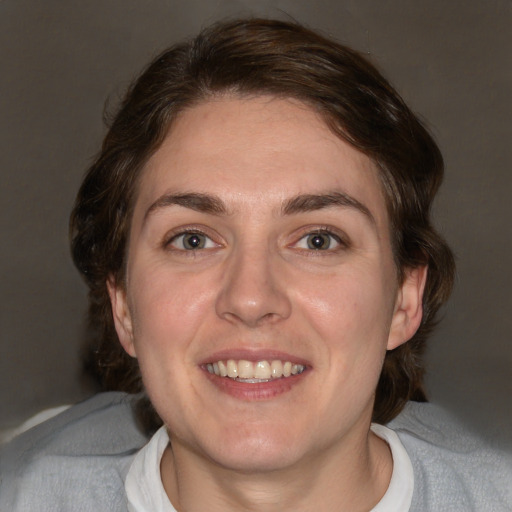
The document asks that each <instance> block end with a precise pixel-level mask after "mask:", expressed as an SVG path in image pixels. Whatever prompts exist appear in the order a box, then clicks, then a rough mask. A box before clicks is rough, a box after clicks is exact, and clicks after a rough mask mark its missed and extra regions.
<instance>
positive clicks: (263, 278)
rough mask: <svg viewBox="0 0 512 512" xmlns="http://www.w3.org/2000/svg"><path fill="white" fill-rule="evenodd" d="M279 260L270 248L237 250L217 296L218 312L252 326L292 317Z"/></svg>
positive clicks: (230, 261) (229, 319)
mask: <svg viewBox="0 0 512 512" xmlns="http://www.w3.org/2000/svg"><path fill="white" fill-rule="evenodd" d="M278 259H279V257H278V256H277V255H273V254H269V251H266V250H242V249H240V250H238V251H235V252H234V253H233V254H232V255H231V257H230V258H229V262H228V263H227V266H226V269H225V274H224V278H223V286H222V288H221V291H220V293H219V294H218V296H217V302H216V310H217V314H218V315H219V316H220V317H222V318H224V319H226V320H228V321H230V322H232V323H240V324H244V325H246V326H247V327H251V328H253V327H258V326H260V325H263V324H273V323H276V322H279V321H280V320H283V319H286V318H288V317H289V316H290V313H291V302H290V298H289V296H288V294H287V289H286V283H285V279H284V277H283V273H282V272H280V268H279V261H277V260H278Z"/></svg>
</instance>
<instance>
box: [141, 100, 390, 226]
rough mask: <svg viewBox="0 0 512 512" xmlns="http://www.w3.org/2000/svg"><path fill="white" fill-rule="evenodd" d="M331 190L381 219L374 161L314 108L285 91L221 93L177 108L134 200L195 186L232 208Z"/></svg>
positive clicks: (381, 201) (384, 221)
mask: <svg viewBox="0 0 512 512" xmlns="http://www.w3.org/2000/svg"><path fill="white" fill-rule="evenodd" d="M332 191H337V192H341V193H345V194H348V195H350V196H351V197H353V198H354V199H356V200H357V201H359V202H361V203H362V204H364V205H365V206H366V207H367V208H368V209H369V210H370V211H371V213H372V215H373V216H374V217H375V219H376V221H377V225H382V226H383V227H385V226H387V214H386V209H385V205H384V198H383V194H382V190H381V185H380V180H379V178H378V170H377V168H376V166H375V164H374V163H373V162H372V161H371V159H370V158H369V157H367V156H366V155H364V154H363V153H361V152H359V151H358V150H356V149H355V148H353V147H352V146H351V145H350V144H348V143H347V142H346V141H344V140H342V139H341V138H340V137H338V136H336V135H335V134H334V133H333V132H332V131H331V130H330V129H329V128H328V126H327V125H326V123H325V122H324V121H323V119H322V118H321V117H320V116H319V115H318V114H317V113H316V112H315V111H314V110H313V109H311V108H310V107H308V106H306V105H305V104H303V103H301V102H299V101H297V100H292V99H281V98H274V97H269V96H262V97H254V98H238V97H221V98H217V99H212V100H209V101H206V102H203V103H200V104H198V105H196V106H194V107H192V108H189V109H187V110H185V111H184V112H182V113H181V114H180V115H179V116H178V118H177V119H176V121H175V122H174V123H173V125H172V127H171V129H170V131H169V133H168V135H167V137H166V138H165V140H164V142H163V143H162V145H161V146H160V148H159V149H158V150H157V151H156V152H155V154H154V155H153V156H152V157H151V159H150V160H149V161H148V163H147V165H146V167H145V169H144V171H143V175H142V179H141V181H140V187H139V194H138V200H137V205H138V206H140V204H142V205H145V206H146V207H147V206H148V205H149V204H151V203H152V202H154V201H155V200H156V199H157V198H158V197H159V196H160V195H162V194H166V193H167V194H169V193H173V194H175V193H183V192H187V193H188V192H200V193H209V194H214V195H216V196H219V197H221V198H222V199H223V200H224V201H225V202H226V203H227V204H228V206H230V207H232V209H233V211H234V212H236V211H237V209H240V208H241V209H243V208H253V209H254V210H258V209H260V208H261V207H263V206H269V207H270V206H271V205H274V209H275V208H277V207H278V206H279V205H282V204H283V202H285V201H286V200H287V199H289V198H290V197H293V196H296V195H299V194H322V193H328V192H332Z"/></svg>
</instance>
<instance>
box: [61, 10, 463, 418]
mask: <svg viewBox="0 0 512 512" xmlns="http://www.w3.org/2000/svg"><path fill="white" fill-rule="evenodd" d="M224 93H230V94H237V95H260V94H269V95H273V96H279V97H287V98H295V99H298V100H300V101H302V102H304V103H305V104H307V105H309V106H310V107H311V108H313V109H314V110H315V111H317V112H318V113H319V114H320V115H321V116H322V118H323V119H324V120H325V122H326V123H327V125H328V126H329V127H330V128H331V130H333V132H335V133H336V134H337V135H338V136H339V137H341V138H343V139H345V140H346V141H348V142H349V143H350V144H352V145H353V146H354V147H356V148H357V149H358V150H360V151H362V152H363V153H365V154H366V155H368V156H369V157H370V158H371V159H372V160H373V161H374V162H375V163H376V165H377V166H378V168H379V171H380V172H379V175H380V179H381V181H382V186H383V190H384V192H385V196H386V201H387V208H388V213H389V217H390V224H391V231H392V233H391V235H392V244H393V252H394V257H395V261H396V266H397V269H398V275H399V279H402V278H403V271H404V269H406V268H410V267H417V266H421V265H428V268H429V270H428V276H427V284H426V289H425V293H424V298H423V308H424V314H423V321H422V323H421V326H420V328H419V329H418V331H417V333H416V334H415V335H414V337H413V338H412V339H411V340H410V341H409V342H407V343H405V344H403V345H401V346H400V347H398V348H396V349H395V350H392V351H388V353H387V355H386V358H385V362H384V367H383V370H382V374H381V377H380V380H379V383H378V387H377V391H376V400H375V406H374V414H373V419H374V421H377V422H380V423H386V422H388V421H389V420H391V419H392V418H393V417H394V416H396V415H397V414H398V413H399V412H400V411H401V409H402V408H403V406H404V405H405V403H406V402H407V401H408V400H419V401H423V400H425V399H426V398H425V393H424V390H423V383H422V380H423V374H424V365H423V360H422V356H423V352H424V346H425V340H426V336H427V334H428V333H429V331H430V330H431V329H432V327H433V325H434V322H435V316H436V313H437V311H438V309H439V308H440V306H441V305H442V304H443V303H444V302H445V301H446V300H447V298H448V296H449V294H450V291H451V288H452V283H453V275H454V261H453V257H452V253H451V252H450V249H449V248H448V246H447V245H446V244H445V243H444V241H443V240H442V239H441V237H440V236H439V235H438V234H437V232H436V231H435V230H434V229H433V227H432V225H431V220H430V210H431V205H432V201H433V198H434V196H435V194H436V192H437V190H438V188H439V185H440V183H441V180H442V175H443V160H442V157H441V154H440V152H439V149H438V147H437V146H436V144H435V142H434V141H433V140H432V137H431V136H430V135H429V134H428V132H427V131H426V130H425V128H424V127H423V126H422V124H421V123H420V122H419V121H418V119H417V118H416V116H415V115H414V114H413V113H412V112H411V111H410V110H409V108H408V107H407V106H406V105H405V103H404V102H403V101H402V99H401V98H400V96H399V95H398V94H397V92H396V91H395V90H394V89H393V88H392V87H391V85H390V84H389V83H388V82H387V81H386V80H385V79H384V78H383V77H382V75H381V74H380V73H379V72H378V71H377V70H376V69H375V67H374V66H373V65H372V64H370V63H369V62H368V61H367V60H366V59H365V58H363V57H362V56H361V55H359V54H358V53H357V52H355V51H353V50H351V49H349V48H347V47H345V46H342V45H340V44H338V43H336V42H334V41H331V40H330V39H327V38H324V37H322V36H321V35H319V34H317V33H315V32H312V31H310V30H308V29H306V28H304V27H303V26H300V25H298V24H294V23H286V22H281V21H273V20H262V19H247V20H237V21H229V22H224V23H219V24H215V25H213V26H211V27H209V28H206V29H205V30H203V31H202V32H201V33H200V34H199V35H198V36H197V37H196V38H194V39H192V40H191V41H189V42H186V43H183V44H178V45H175V46H173V47H171V48H170V49H168V50H167V51H165V52H164V53H162V54H161V55H160V56H159V57H157V58H156V59H155V60H154V61H153V62H152V63H151V64H150V65H149V67H148V68H147V69H146V70H145V71H144V72H143V73H142V75H141V76H140V77H139V79H138V80H137V81H136V82H135V83H134V84H133V86H132V87H131V88H130V89H129V91H128V92H127V94H126V97H125V99H124V101H123V103H122V104H121V106H120V109H119V111H118V113H117V115H116V116H115V117H114V119H113V122H112V124H111V127H110V130H109V132H108V134H107V136H106V137H105V140H104V143H103V146H102V149H101V152H100V154H99V156H98V157H97V159H96V161H95V162H94V163H93V165H92V166H91V167H90V169H89V171H88V172H87V174H86V176H85V179H84V181H83V184H82V186H81V188H80V191H79V193H78V196H77V199H76V203H75V207H74V210H73V213H72V215H71V223H70V231H71V247H72V255H73V260H74V262H75V265H76V266H77V268H78V270H79V271H80V272H81V274H82V276H83V277H84V279H85V281H86V283H87V285H88V286H89V321H90V334H91V339H90V344H89V347H90V348H91V351H92V353H93V354H94V364H95V366H96V368H97V370H98V372H99V374H100V376H101V379H102V382H103V386H104V389H118V390H124V391H127V392H130V393H136V392H139V391H142V389H143V387H142V382H141V379H140V374H139V369H138V366H137V361H136V360H134V359H132V358H131V357H129V356H128V355H127V354H126V353H125V352H124V350H123V349H122V348H121V345H120V343H119V341H118V339H117V335H116V332H115V328H114V325H113V320H112V312H111V306H110V302H109V297H108V293H107V287H106V281H107V278H108V276H109V275H112V276H114V278H115V279H116V280H117V281H118V282H122V279H123V272H124V263H125V256H126V241H127V234H128V230H129V224H130V219H131V211H132V207H133V202H134V198H135V194H136V189H137V181H138V178H139V175H140V173H141V170H142V169H143V167H144V164H145V163H146V162H147V160H148V159H149V157H150V156H151V155H152V154H153V153H154V152H155V151H156V149H157V148H158V147H159V145H160V144H161V142H162V141H163V139H164V137H165V136H166V134H167V133H168V130H169V127H170V125H171V123H172V122H173V120H174V119H175V118H176V116H177V115H178V114H179V113H180V112H182V111H183V110H184V109H186V108H189V107H191V106H193V105H194V104H196V103H198V102H200V101H205V100H207V99H208V98H211V97H213V96H215V95H218V94H224ZM153 426H156V425H153Z"/></svg>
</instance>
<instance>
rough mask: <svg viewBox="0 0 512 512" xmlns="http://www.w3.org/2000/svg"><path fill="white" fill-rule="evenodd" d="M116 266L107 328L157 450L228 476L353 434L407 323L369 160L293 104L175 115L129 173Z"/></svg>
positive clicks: (407, 302) (414, 275) (222, 105)
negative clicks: (158, 429)
mask: <svg viewBox="0 0 512 512" xmlns="http://www.w3.org/2000/svg"><path fill="white" fill-rule="evenodd" d="M126 276H127V277H126V282H125V283H124V284H123V286H116V284H115V283H113V282H110V283H109V289H110V293H111V298H112V303H113V310H114V317H115V322H116V328H117V331H118V334H119V337H120V340H121V342H122V344H123V346H124V347H125V349H126V350H127V351H128V353H129V354H131V355H132V356H134V357H137V358H138V361H139V364H140V368H141V372H142V376H143V380H144V384H145V386H146V389H147V392H148V394H149V397H150V399H151V401H152V403H153V405H154V406H155V408H156V410H157V411H158V413H159V414H160V416H161V417H162V419H163V420H164V422H165V423H166V425H167V427H168V429H169V432H170V436H171V440H172V443H173V447H175V449H177V450H178V449H181V450H182V451H183V452H184V453H194V454H195V455H194V456H200V457H203V458H205V459H208V460H210V461H213V462H214V463H217V464H220V465H222V466H224V467H230V468H236V469H241V470H271V469H278V468H284V467H289V466H293V465H294V464H298V463H300V462H304V461H307V460H311V458H312V457H313V458H314V457H315V456H318V455H319V454H321V453H326V451H327V452H329V453H335V452H337V451H343V450H346V449H347V447H348V446H352V447H354V446H357V443H358V442H362V440H364V439H365V438H366V437H367V436H368V427H369V424H370V420H371V414H372V407H373V398H374V391H375V388H376V385H377V380H378V377H379V373H380V370H381V366H382V362H383V358H384V355H385V352H386V350H387V349H391V348H394V347H396V346H398V345H399V344H401V343H403V342H404V341H406V340H407V339H408V338H409V337H410V336H412V334H413V333H414V331H415V330H416V328H417V326H418V323H419V320H420V318H421V290H422V280H423V279H422V277H423V274H422V273H421V272H420V271H410V272H408V273H407V277H406V279H405V281H404V283H403V284H402V283H398V282H397V272H396V269H395V267H394V263H393V256H392V252H391V243H390V237H389V224H388V217H387V213H386V207H385V201H384V197H383V194H382V191H381V188H380V186H379V181H378V176H377V170H376V168H375V166H374V164H373V163H372V162H371V161H370V159H368V158H367V157H366V156H365V155H363V154H361V153H359V152H358V151H357V150H355V149H354V148H353V147H351V146H350V145H348V144H347V143H346V142H344V141H342V140H340V139H339V138H338V137H336V136H335V135H334V134H333V133H332V132H331V131H330V130H329V129H328V128H327V127H326V126H325V124H324V123H323V122H322V120H321V119H320V118H319V117H318V116H317V115H316V114H315V113H314V112H313V111H312V110H310V109H309V108H308V107H306V106H304V105H303V104H301V103H299V102H296V101H292V100H284V99H275V98H270V97H260V98H254V99H237V98H223V99H218V100H212V101H209V102H206V103H203V104H200V105H198V106H195V107H193V108H191V109H189V110H187V111H185V112H184V113H182V114H181V116H180V117H179V118H178V120H177V121H176V122H175V124H174V125H173V127H172V129H171V131H170V133H169V135H168V136H167V138H166V139H165V141H164V143H163V144H162V146H161V147H160V148H159V150H158V151H157V152H156V153H155V154H154V155H153V157H152V158H151V159H150V161H149V162H148V164H147V166H146V168H145V169H144V171H143V176H142V180H141V183H140V188H139V191H138V196H137V200H136V203H135V207H134V213H133V219H132V225H131V231H130V237H129V246H128V259H127V273H126ZM290 440H293V442H290Z"/></svg>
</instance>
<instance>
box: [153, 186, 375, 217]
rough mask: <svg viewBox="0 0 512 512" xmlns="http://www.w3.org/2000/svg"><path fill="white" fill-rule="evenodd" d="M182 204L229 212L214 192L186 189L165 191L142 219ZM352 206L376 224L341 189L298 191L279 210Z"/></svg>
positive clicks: (290, 212) (285, 212) (215, 212)
mask: <svg viewBox="0 0 512 512" xmlns="http://www.w3.org/2000/svg"><path fill="white" fill-rule="evenodd" d="M173 205H176V206H182V207H184V208H189V209H191V210H195V211H197V212H201V213H208V214H212V215H219V216H221V215H229V214H230V212H229V210H228V208H227V206H226V204H225V203H224V201H222V199H220V198H219V197H217V196H215V195H211V194H204V193H200V192H188V193H182V194H172V193H170V194H165V195H163V196H161V197H159V198H158V199H157V200H156V201H155V202H154V203H152V204H151V206H150V207H149V208H148V209H147V211H146V213H145V215H144V222H145V221H146V220H147V218H148V217H149V216H150V215H152V214H153V213H154V212H155V211H157V210H159V209H161V208H165V207H168V206H173ZM337 206H341V207H345V208H354V209H355V210H357V211H359V212H360V213H362V214H363V215H364V216H365V217H366V218H367V219H368V220H369V221H370V222H371V223H372V224H374V225H375V224H376V222H375V218H374V217H373V215H372V213H371V212H370V210H369V209H368V207H367V206H365V205H364V204H363V203H361V202H360V201H358V200H357V199H355V198H354V197H352V196H350V195H348V194H345V193H343V192H328V193H325V194H299V195H296V196H294V197H292V198H290V199H287V200H286V201H285V202H284V203H283V205H282V207H281V214H282V215H285V216H288V215H296V214H298V213H306V212H312V211H317V210H323V209H325V208H331V207H337Z"/></svg>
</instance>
